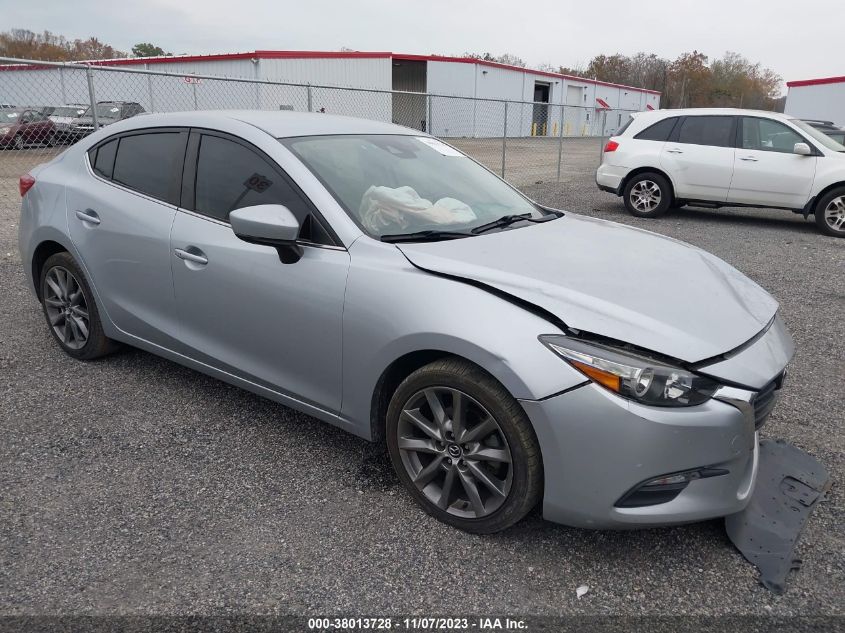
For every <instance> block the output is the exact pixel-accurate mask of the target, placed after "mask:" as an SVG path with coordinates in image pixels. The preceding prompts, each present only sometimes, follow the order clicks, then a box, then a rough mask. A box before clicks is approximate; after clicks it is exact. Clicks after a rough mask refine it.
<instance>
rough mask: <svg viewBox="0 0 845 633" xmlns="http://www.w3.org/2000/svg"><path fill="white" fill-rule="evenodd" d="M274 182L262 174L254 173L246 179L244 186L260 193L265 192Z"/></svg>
mask: <svg viewBox="0 0 845 633" xmlns="http://www.w3.org/2000/svg"><path fill="white" fill-rule="evenodd" d="M272 184H273V181H272V180H270V179H269V178H266V177H265V176H262V175H261V174H257V173H256V174H253V175H252V176H250V177H249V178H247V179H246V180H245V181H244V187H246V188H247V189H252V190H253V191H257V192H258V193H264V192H265V191H267V189H269V188H270V185H272Z"/></svg>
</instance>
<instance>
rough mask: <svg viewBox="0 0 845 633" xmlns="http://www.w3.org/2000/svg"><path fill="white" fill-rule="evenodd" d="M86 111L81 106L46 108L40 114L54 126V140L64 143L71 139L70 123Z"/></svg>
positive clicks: (84, 107)
mask: <svg viewBox="0 0 845 633" xmlns="http://www.w3.org/2000/svg"><path fill="white" fill-rule="evenodd" d="M87 109H88V106H86V105H83V104H72V105H63V106H46V107H44V108H42V110H41V113H42V114H43V115H45V116H46V117H47V118H48V119H50V120H51V121H52V122H53V125H55V126H56V140H57V141H65V140H69V139H70V138H71V134H70V126H71V123H73V122H74V121H75V120H77V119H78V118H79V117H81V116H82V115H84V114H85V111H86V110H87Z"/></svg>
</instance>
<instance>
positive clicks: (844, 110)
mask: <svg viewBox="0 0 845 633" xmlns="http://www.w3.org/2000/svg"><path fill="white" fill-rule="evenodd" d="M786 85H787V87H788V88H789V92H787V93H786V106H785V107H784V112H785V113H786V114H789V115H792V116H794V117H798V118H800V119H818V120H822V121H833V122H834V123H835V124H836V125H839V126H841V127H845V77H826V78H824V79H805V80H802V81H789V82H787V84H786Z"/></svg>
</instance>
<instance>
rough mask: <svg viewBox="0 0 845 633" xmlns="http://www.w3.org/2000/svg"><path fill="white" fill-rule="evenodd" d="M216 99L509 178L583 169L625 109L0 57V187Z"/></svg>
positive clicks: (522, 180) (2, 190) (568, 174)
mask: <svg viewBox="0 0 845 633" xmlns="http://www.w3.org/2000/svg"><path fill="white" fill-rule="evenodd" d="M225 109H261V110H282V111H284V110H292V111H298V112H319V113H327V114H340V115H347V116H353V117H361V118H367V119H374V120H379V121H385V122H393V123H398V124H400V125H404V126H407V127H411V128H415V129H418V130H420V131H423V132H428V133H430V134H432V135H434V136H437V137H439V138H441V139H443V140H444V141H446V142H448V143H450V144H452V145H454V146H456V147H458V148H459V149H461V150H462V151H464V152H465V153H467V154H469V155H470V156H472V157H473V158H475V159H476V160H478V161H479V162H481V163H482V164H484V165H486V166H487V167H488V168H490V169H491V170H493V171H495V172H496V173H498V174H500V175H502V176H503V177H504V178H506V179H508V180H509V181H511V182H512V183H514V184H515V185H517V186H524V185H527V184H532V183H536V182H544V181H558V182H568V181H571V180H572V179H573V178H576V177H582V176H584V175H586V174H588V173H591V172H592V170H593V169H595V167H596V165H597V164H598V162H599V161H600V158H601V148H602V146H603V140H604V138H605V137H607V136H609V135H611V134H613V133H614V132H615V131H616V130H617V129H618V128H619V127H621V126H622V125H623V124H624V123H625V122H626V121H627V120H628V117H629V114H630V113H631V112H632V111H631V110H611V109H602V108H598V107H596V108H592V107H584V106H574V105H573V106H569V105H559V104H551V103H542V102H528V101H505V100H497V99H475V98H470V97H456V96H448V95H438V94H426V93H417V92H403V91H388V90H369V89H362V88H341V87H333V86H321V85H304V84H293V83H285V82H278V81H269V80H257V79H246V78H236V77H220V76H211V75H199V74H177V73H172V72H160V71H153V70H140V69H127V68H124V67H120V66H116V67H110V66H97V65H91V66H87V65H82V64H75V63H48V62H34V61H27V60H17V59H10V58H2V57H0V197H5V196H7V195H12V194H14V193H16V190H17V179H18V177H19V176H20V175H21V174H23V173H26V172H27V171H28V170H29V169H31V168H32V167H33V166H35V165H37V164H39V163H42V162H44V161H47V160H49V159H50V158H52V157H53V156H55V155H56V154H57V153H58V152H61V151H62V149H63V148H64V146H66V145H68V144H70V143H74V142H76V141H77V140H79V139H81V138H84V136H86V135H87V134H90V133H91V132H93V131H94V130H96V129H98V128H100V127H103V126H107V125H109V124H111V123H113V122H115V121H117V120H120V119H123V118H126V117H128V116H137V115H140V114H142V113H145V112H176V111H186V110H225ZM5 150H8V151H5Z"/></svg>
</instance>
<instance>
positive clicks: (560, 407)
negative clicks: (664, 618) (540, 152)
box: [20, 111, 793, 533]
mask: <svg viewBox="0 0 845 633" xmlns="http://www.w3.org/2000/svg"><path fill="white" fill-rule="evenodd" d="M20 184H21V195H22V197H23V202H22V209H21V222H20V250H21V255H22V261H23V262H24V267H25V271H26V274H27V277H28V279H29V282H30V284H31V287H32V290H33V292H34V293H35V295H36V297H37V298H38V300H39V301H40V302H41V304H42V307H43V312H44V316H45V318H46V321H47V325H48V327H49V329H50V331H51V332H52V335H53V336H54V338H55V340H56V342H57V343H58V345H59V346H60V347H61V348H62V349H63V350H64V351H65V352H66V353H67V354H69V355H71V356H73V357H74V358H77V359H80V360H90V359H93V358H97V357H100V356H103V355H104V354H107V353H109V352H110V351H112V350H113V349H115V348H116V347H117V346H118V345H120V344H125V345H131V346H134V347H138V348H141V349H144V350H147V351H149V352H151V353H154V354H158V355H160V356H163V357H165V358H169V359H171V360H173V361H175V362H177V363H181V364H183V365H186V366H188V367H192V368H194V369H196V370H198V371H201V372H204V373H207V374H209V375H211V376H215V377H217V378H219V379H221V380H224V381H226V382H229V383H232V384H234V385H238V386H240V387H243V388H245V389H249V390H250V391H253V392H255V393H257V394H260V395H262V396H265V397H267V398H270V399H273V400H275V401H277V402H279V403H282V404H284V405H286V406H289V407H293V408H295V409H298V410H300V411H304V412H306V413H308V414H310V415H312V416H315V417H317V418H320V419H322V420H325V421H327V422H329V423H331V424H335V425H337V426H339V427H341V428H343V429H346V430H347V431H350V432H352V433H355V434H356V435H359V436H361V437H363V438H366V439H368V440H372V441H376V442H382V443H386V446H387V450H388V452H389V454H390V458H391V460H392V462H393V465H394V467H395V469H396V472H397V474H398V477H399V479H400V480H401V482H402V484H403V485H404V486H405V488H407V490H408V492H409V494H410V495H411V496H412V497H413V498H414V499H415V500H416V501H417V502H419V504H420V505H421V506H422V508H423V509H424V510H425V511H426V512H428V513H429V514H431V515H433V516H435V517H437V518H438V519H440V520H442V521H444V522H446V523H449V524H451V525H453V526H456V527H458V528H461V529H464V530H467V531H471V532H477V533H488V532H494V531H497V530H501V529H504V528H506V527H508V526H510V525H512V524H513V523H515V522H517V521H518V520H519V519H521V518H522V517H523V516H524V515H525V514H526V513H527V512H529V511H530V510H531V509H532V508H533V507H534V506H536V505H537V504H538V503H541V504H542V511H543V515H544V516H545V517H546V518H547V519H549V520H551V521H556V522H560V523H565V524H568V525H574V526H582V527H597V528H598V527H601V528H605V527H638V526H653V525H662V524H670V523H679V522H686V521H696V520H701V519H708V518H712V517H719V516H725V515H728V514H731V513H735V512H738V511H740V510H742V509H743V508H744V507H745V506H746V505H747V504H748V502H749V499H750V496H751V494H752V492H753V490H754V485H755V480H756V475H757V461H758V444H757V439H756V438H757V430H758V429H759V427H760V425H761V424H763V422H764V421H765V419H766V417H767V416H768V415H769V413H770V412H771V410H772V407H773V406H774V405H775V401H776V399H777V395H778V392H779V390H780V389H781V386H782V385H783V382H784V376H785V367H786V365H787V362H788V361H789V359H790V357H791V355H792V353H793V344H792V340H791V338H790V336H789V334H788V333H787V331H786V329H785V327H784V325H783V323H782V321H781V319H780V317H779V316H778V314H777V309H778V305H777V303H776V301H775V300H774V299H773V298H772V297H771V296H770V295H769V294H768V293H766V292H765V291H764V290H763V289H762V288H760V287H759V286H757V285H756V284H755V283H754V282H752V281H751V280H749V279H748V278H746V277H745V276H743V275H742V274H741V273H739V272H738V271H737V270H735V269H734V268H732V267H731V266H729V265H727V264H725V263H724V262H722V261H721V260H719V259H717V258H716V257H714V256H712V255H710V254H708V253H706V252H704V251H701V250H699V249H697V248H694V247H691V246H689V245H687V244H683V243H681V242H678V241H676V240H673V239H670V238H666V237H662V236H659V235H655V234H653V233H649V232H646V231H642V230H638V229H633V228H628V227H625V226H622V225H619V224H615V223H612V222H605V221H601V220H596V219H591V218H587V217H583V216H580V215H577V214H575V213H571V212H561V211H556V210H552V209H547V208H544V207H542V206H540V205H538V204H536V203H534V202H532V201H531V200H529V199H527V198H526V197H525V196H523V195H522V194H521V193H519V192H518V191H516V190H515V189H513V188H512V187H510V186H509V185H508V184H506V183H505V182H504V181H502V180H500V179H499V178H498V177H496V176H495V175H494V174H492V173H491V172H489V171H487V170H486V169H485V168H483V167H482V166H480V165H479V164H478V163H476V162H474V161H473V160H472V159H470V158H468V157H467V156H465V155H463V154H462V153H461V152H459V151H457V150H456V149H454V148H453V147H451V146H450V145H448V144H446V143H443V142H442V141H439V140H437V139H435V138H432V137H430V136H427V135H425V134H421V133H420V132H418V131H415V130H409V129H406V128H402V127H397V126H394V125H390V124H386V123H379V122H373V121H365V120H358V119H349V118H344V117H331V116H326V115H319V114H314V115H309V114H298V113H291V112H234V111H227V112H205V113H204V112H192V113H173V114H159V115H150V116H146V117H139V118H136V119H130V120H127V121H123V122H119V123H115V124H113V125H110V126H108V128H107V129H103V130H100V131H98V132H96V133H94V134H92V135H91V136H89V137H87V138H86V139H85V140H84V141H82V142H80V143H77V144H76V145H74V146H73V147H71V148H69V149H68V150H67V151H65V152H64V153H62V154H61V155H60V156H58V157H57V158H55V159H54V160H53V161H51V162H49V163H47V164H45V165H41V166H39V167H37V168H36V169H34V170H32V171H31V172H30V173H29V174H27V175H25V176H23V177H21V183H20Z"/></svg>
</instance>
